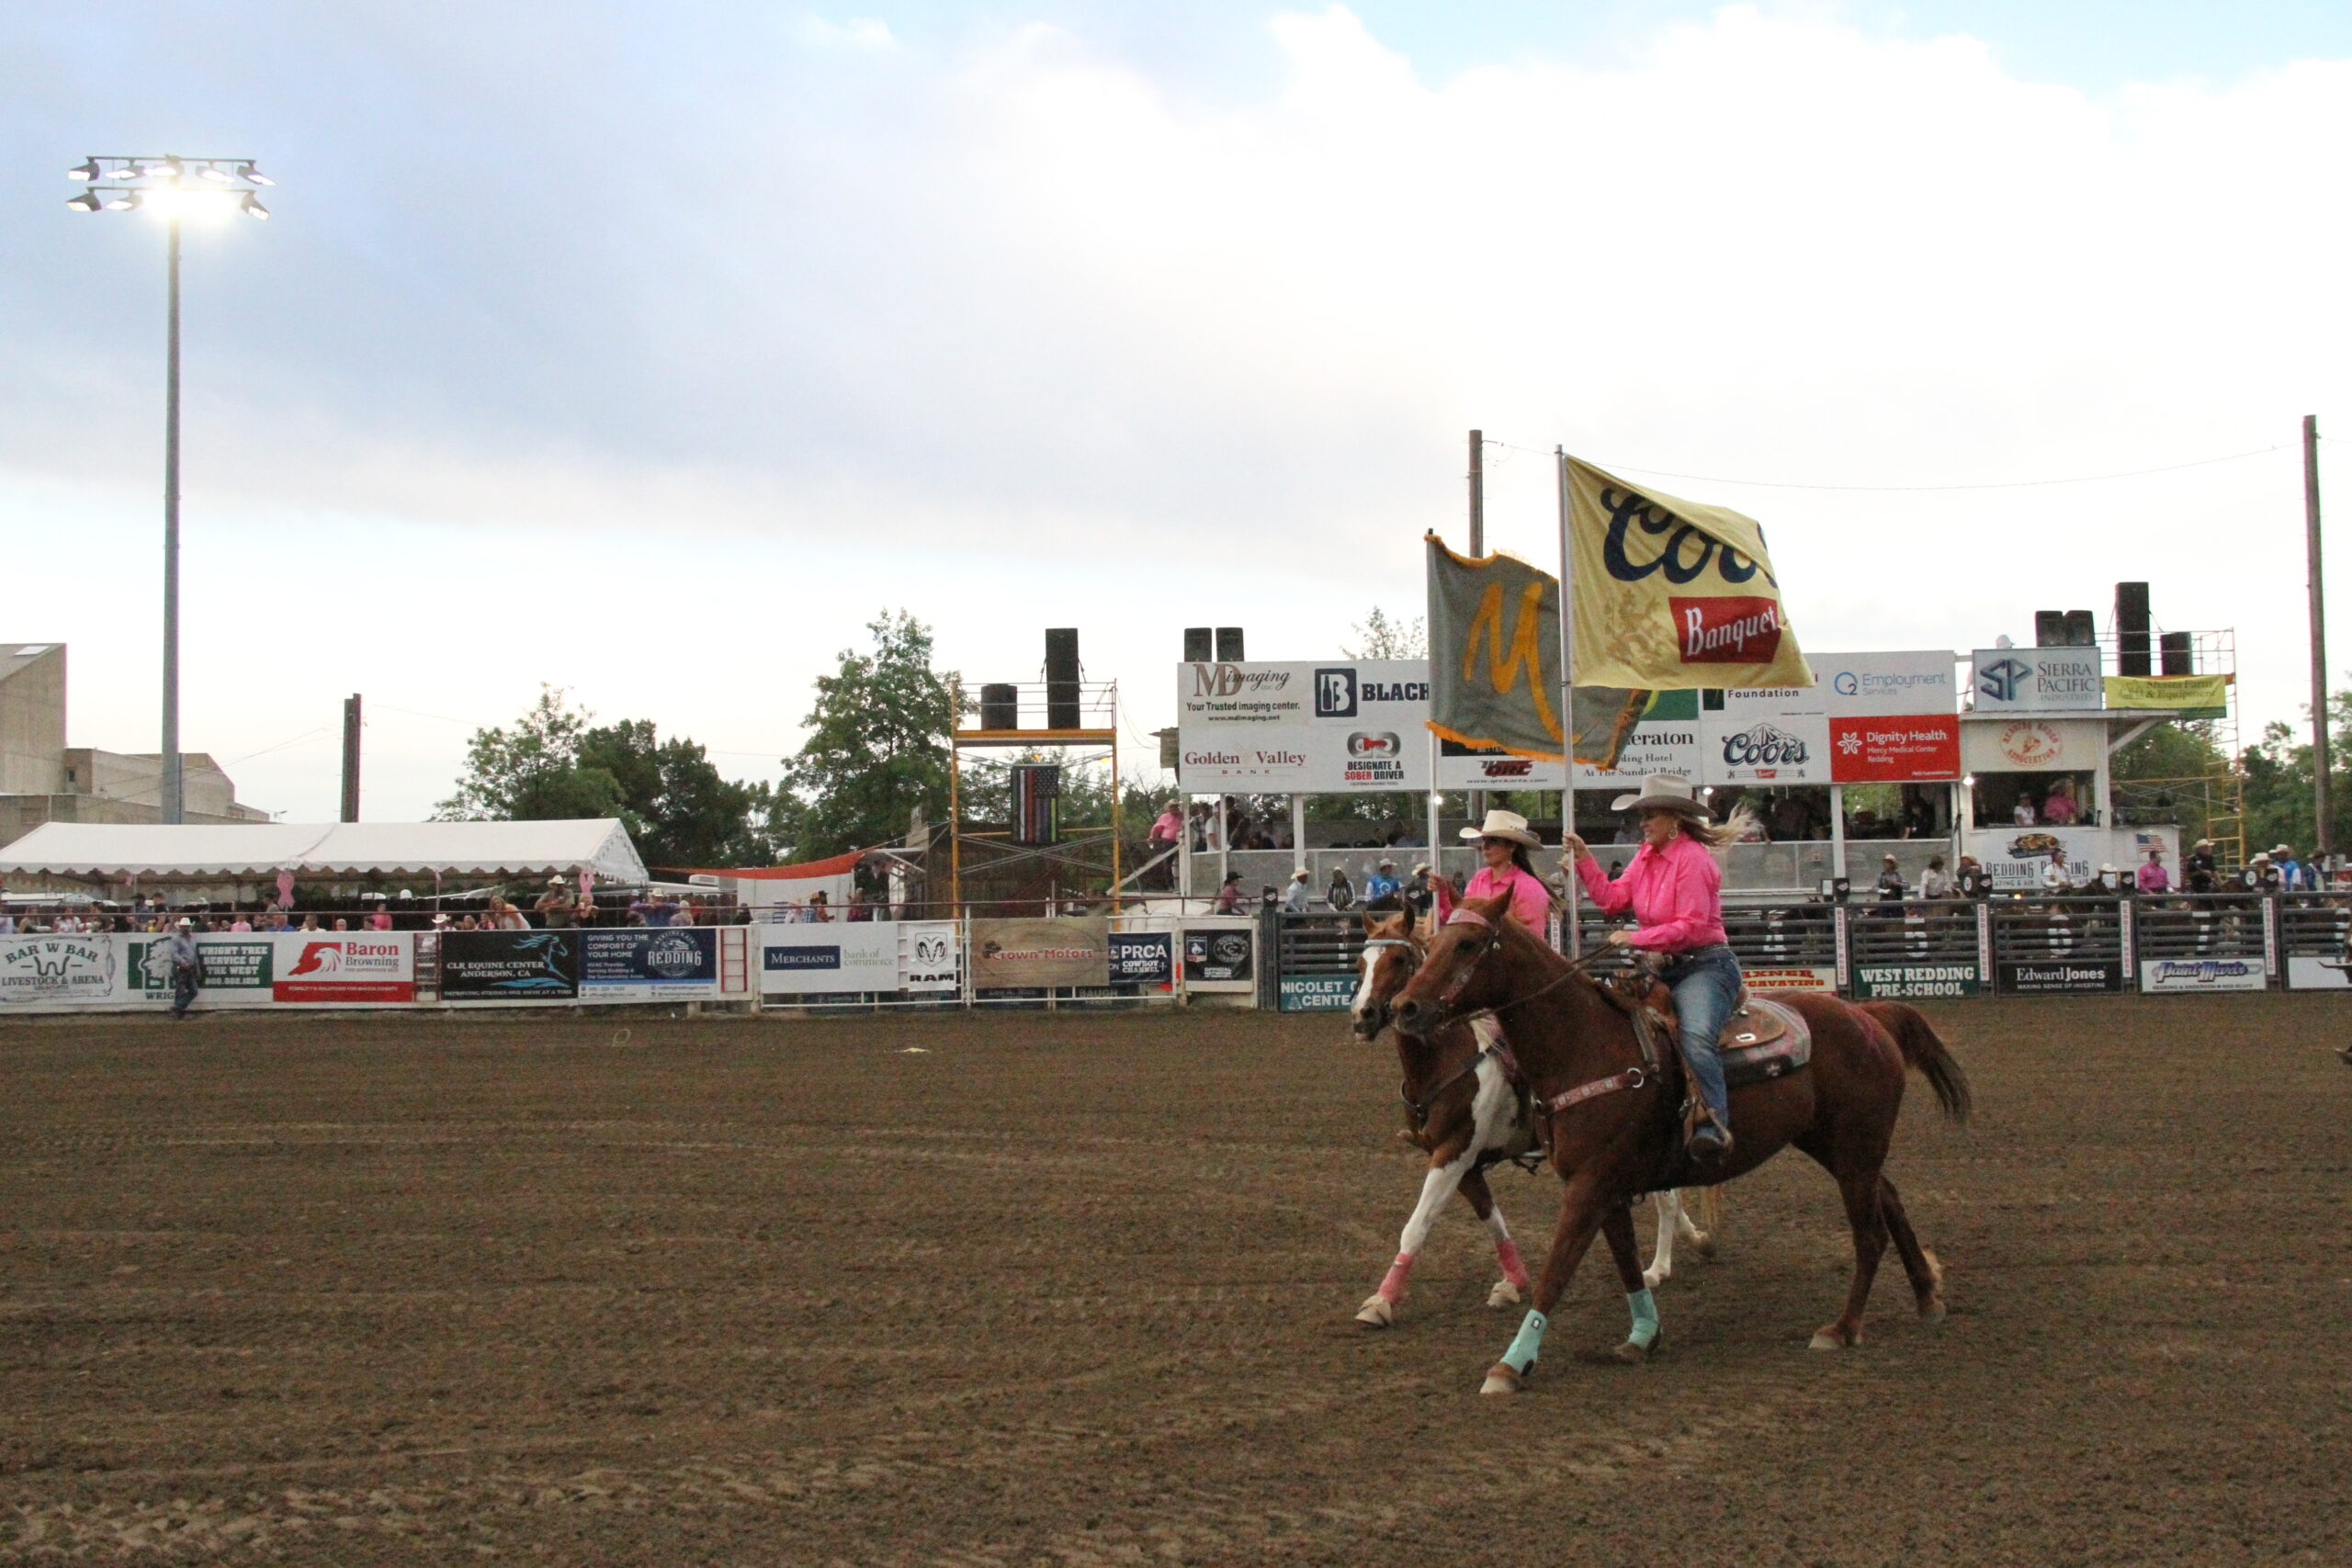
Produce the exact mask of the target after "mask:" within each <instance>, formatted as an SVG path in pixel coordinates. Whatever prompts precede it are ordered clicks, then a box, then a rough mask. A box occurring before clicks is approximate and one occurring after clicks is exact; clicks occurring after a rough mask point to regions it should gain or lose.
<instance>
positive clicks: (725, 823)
mask: <svg viewBox="0 0 2352 1568" xmlns="http://www.w3.org/2000/svg"><path fill="white" fill-rule="evenodd" d="M578 757H579V761H578V764H577V765H578V767H579V768H580V770H581V771H582V772H583V773H605V774H608V775H609V776H611V777H612V778H613V779H614V780H615V781H616V784H618V785H619V791H620V797H621V800H622V802H623V807H624V808H623V810H622V812H621V814H620V815H621V818H622V820H624V821H625V822H627V823H628V829H629V836H630V837H632V838H633V839H635V840H637V848H638V852H639V854H641V855H643V856H644V857H645V863H646V864H647V865H649V866H659V867H670V868H684V867H691V866H706V865H708V866H726V865H763V864H765V863H768V862H769V861H771V860H773V859H774V858H775V845H774V844H773V843H772V842H771V841H770V840H769V838H768V835H767V831H766V824H767V818H768V816H769V812H770V808H771V807H772V806H773V804H774V801H775V792H774V790H773V789H771V788H770V787H769V786H768V785H767V784H742V783H739V782H738V781H736V780H733V779H729V778H728V777H726V776H725V775H723V774H721V773H719V771H718V768H717V767H716V766H714V765H713V764H712V762H711V761H710V758H709V755H708V753H707V752H706V751H705V750H704V749H703V747H702V744H701V743H700V742H699V741H695V740H689V739H686V738H685V737H684V736H682V735H679V736H673V737H671V738H670V739H667V740H663V739H660V737H659V736H658V735H656V733H655V732H654V728H653V721H652V720H650V719H644V718H638V719H623V720H622V721H621V722H620V723H618V724H614V725H607V726H604V727H601V728H594V729H590V730H587V731H585V732H584V733H582V735H581V737H580V744H579V752H578Z"/></svg>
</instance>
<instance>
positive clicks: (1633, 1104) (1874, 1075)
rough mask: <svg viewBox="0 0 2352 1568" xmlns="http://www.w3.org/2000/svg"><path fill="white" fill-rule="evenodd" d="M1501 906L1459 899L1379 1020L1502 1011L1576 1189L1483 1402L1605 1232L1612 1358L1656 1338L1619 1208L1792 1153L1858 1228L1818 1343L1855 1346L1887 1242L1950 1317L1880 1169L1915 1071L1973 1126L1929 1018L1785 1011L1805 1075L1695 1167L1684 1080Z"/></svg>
mask: <svg viewBox="0 0 2352 1568" xmlns="http://www.w3.org/2000/svg"><path fill="white" fill-rule="evenodd" d="M1506 902H1507V901H1506V900H1504V899H1501V898H1494V899H1470V900H1465V901H1464V903H1463V905H1462V906H1461V907H1460V908H1457V909H1456V910H1455V912H1454V916H1453V920H1452V921H1450V922H1449V923H1448V924H1447V925H1446V926H1444V927H1443V928H1442V929H1441V930H1440V931H1438V933H1437V935H1436V936H1435V938H1434V939H1433V940H1432V941H1431V942H1430V945H1429V950H1428V954H1427V957H1426V958H1425V959H1424V961H1423V962H1422V963H1421V964H1420V965H1419V967H1418V968H1417V969H1416V970H1415V971H1414V972H1413V974H1412V975H1411V976H1410V978H1408V980H1406V981H1405V983H1404V984H1403V986H1402V987H1400V988H1399V989H1398V990H1397V992H1396V994H1395V996H1394V997H1393V998H1390V999H1389V1001H1388V1016H1389V1017H1390V1018H1391V1019H1392V1020H1393V1021H1394V1022H1395V1023H1396V1025H1397V1029H1398V1030H1400V1031H1402V1032H1406V1033H1411V1034H1419V1035H1422V1036H1429V1035H1431V1034H1433V1033H1434V1032H1437V1031H1439V1030H1442V1029H1443V1028H1444V1027H1445V1026H1446V1025H1447V1024H1448V1023H1450V1022H1452V1021H1454V1020H1456V1019H1459V1018H1461V1017H1463V1016H1464V1015H1466V1014H1469V1013H1473V1012H1477V1011H1480V1010H1495V1011H1497V1012H1498V1013H1499V1014H1500V1015H1501V1016H1502V1017H1503V1019H1504V1021H1505V1023H1506V1025H1507V1027H1508V1028H1509V1029H1510V1039H1511V1044H1512V1047H1513V1049H1514V1050H1515V1051H1516V1053H1517V1055H1518V1059H1519V1064H1520V1066H1521V1071H1522V1072H1523V1073H1524V1075H1525V1077H1526V1079H1527V1081H1528V1085H1529V1088H1530V1090H1531V1092H1532V1097H1533V1100H1534V1103H1535V1105H1536V1107H1537V1108H1538V1115H1539V1121H1541V1122H1543V1123H1544V1133H1545V1137H1544V1144H1545V1148H1546V1152H1547V1154H1548V1156H1549V1159H1550V1161H1551V1164H1552V1167H1553V1168H1554V1169H1555V1171H1557V1172H1558V1173H1559V1175H1560V1178H1561V1179H1563V1180H1564V1181H1566V1183H1567V1191H1566V1194H1565V1195H1564V1197H1563V1198H1562V1200H1561V1203H1560V1219H1559V1224H1558V1226H1557V1228H1556V1229H1555V1231H1554V1233H1553V1237H1552V1251H1551V1256H1550V1257H1549V1258H1546V1259H1545V1260H1544V1272H1543V1275H1542V1277H1541V1278H1540V1279H1539V1280H1537V1281H1536V1284H1535V1300H1534V1303H1533V1305H1532V1308H1531V1309H1530V1311H1529V1312H1528V1314H1527V1318H1526V1321H1525V1322H1524V1323H1523V1324H1521V1327H1520V1331H1519V1334H1518V1337H1516V1338H1514V1339H1513V1340H1512V1341H1511V1345H1510V1348H1509V1349H1508V1350H1506V1351H1505V1352H1504V1353H1503V1359H1501V1360H1500V1361H1498V1362H1497V1363H1496V1364H1495V1366H1494V1367H1493V1369H1492V1370H1490V1371H1488V1372H1487V1380H1486V1383H1485V1385H1484V1387H1483V1388H1482V1389H1481V1391H1480V1392H1482V1393H1517V1392H1518V1391H1519V1389H1520V1388H1521V1386H1522V1384H1523V1382H1524V1381H1525V1378H1526V1375H1527V1372H1528V1371H1529V1370H1530V1369H1531V1368H1532V1366H1533V1364H1534V1362H1535V1359H1536V1356H1537V1353H1538V1351H1539V1350H1540V1348H1541V1347H1542V1344H1543V1337H1544V1325H1545V1323H1546V1321H1547V1318H1546V1314H1549V1313H1550V1312H1551V1310H1552V1308H1553V1307H1554V1306H1555V1305H1556V1304H1557V1303H1558V1302H1559V1299H1560V1296H1561V1294H1562V1293H1563V1292H1566V1289H1567V1286H1568V1280H1569V1279H1570V1278H1571V1277H1572V1276H1573V1275H1574V1274H1575V1272H1576V1267H1577V1263H1578V1262H1580V1261H1581V1260H1582V1259H1583V1258H1584V1254H1585V1251H1586V1249H1587V1248H1588V1247H1590V1246H1591V1245H1592V1238H1593V1236H1594V1235H1595V1234H1596V1233H1599V1234H1601V1235H1604V1236H1606V1237H1607V1239H1608V1240H1609V1243H1610V1250H1611V1253H1612V1254H1614V1255H1616V1257H1617V1258H1619V1259H1620V1266H1619V1278H1620V1280H1621V1282H1623V1284H1624V1286H1625V1290H1626V1294H1627V1297H1628V1301H1629V1303H1631V1305H1632V1307H1633V1311H1634V1332H1633V1335H1632V1337H1630V1338H1629V1339H1628V1341H1627V1344H1626V1346H1625V1347H1624V1348H1622V1349H1621V1351H1620V1355H1621V1357H1623V1359H1641V1358H1642V1357H1644V1356H1645V1355H1646V1354H1647V1353H1648V1352H1649V1350H1650V1348H1652V1346H1653V1345H1654V1344H1655V1342H1656V1338H1657V1316H1656V1310H1657V1309H1656V1304H1655V1302H1654V1301H1653V1300H1652V1299H1651V1298H1650V1295H1649V1292H1647V1291H1646V1290H1643V1289H1639V1288H1638V1280H1639V1275H1638V1274H1637V1273H1635V1274H1632V1275H1631V1276H1630V1277H1629V1276H1628V1271H1627V1269H1625V1267H1624V1265H1623V1258H1624V1256H1625V1255H1626V1254H1627V1253H1630V1251H1631V1250H1632V1242H1633V1222H1632V1219H1631V1217H1630V1214H1629V1212H1628V1209H1627V1205H1628V1204H1629V1203H1630V1202H1631V1201H1632V1200H1633V1199H1634V1197H1636V1196H1637V1195H1639V1194H1641V1193H1644V1192H1650V1191H1656V1190H1660V1189H1663V1188H1668V1187H1678V1186H1697V1185H1713V1184H1714V1183H1716V1182H1721V1181H1728V1180H1730V1179H1732V1178H1734V1177H1736V1176H1740V1175H1742V1174H1744V1173H1746V1172H1747V1171H1750V1170H1753V1169H1754V1168H1756V1167H1758V1166H1759V1165H1761V1164H1763V1163H1764V1162H1765V1161H1766V1160H1768V1159H1770V1158H1771V1157H1772V1156H1774V1155H1776V1154H1778V1153H1780V1152H1781V1149H1783V1148H1786V1147H1791V1146H1794V1147H1796V1148H1798V1149H1801V1150H1803V1151H1804V1153H1805V1154H1807V1155H1810V1156H1812V1157H1813V1158H1814V1159H1815V1161H1817V1162H1818V1163H1819V1164H1820V1165H1821V1166H1822V1168H1824V1169H1826V1170H1827V1171H1828V1172H1829V1174H1830V1176H1831V1177H1832V1178H1833V1179H1836V1181H1837V1183H1838V1191H1839V1193H1840V1194H1841V1195H1842V1196H1843V1197H1844V1199H1845V1203H1846V1220H1847V1224H1849V1226H1851V1227H1852V1230H1853V1233H1854V1275H1853V1280H1852V1283H1851V1284H1850V1285H1849V1287H1848V1289H1847V1292H1846V1308H1845V1311H1844V1312H1842V1313H1841V1314H1838V1318H1837V1320H1836V1321H1835V1322H1832V1323H1830V1324H1828V1325H1825V1326H1824V1327H1823V1328H1822V1329H1821V1330H1820V1331H1819V1332H1817V1333H1816V1334H1815V1335H1814V1337H1813V1348H1815V1349H1816V1350H1837V1349H1843V1348H1847V1347H1849V1346H1853V1345H1859V1344H1860V1343H1861V1338H1862V1309H1863V1306H1864V1304H1865V1303H1867V1302H1868V1301H1869V1300H1870V1291H1871V1280H1872V1279H1873V1278H1874V1277H1875V1275H1876V1274H1877V1272H1878V1263H1879V1258H1880V1256H1881V1255H1882V1254H1883V1251H1884V1250H1885V1247H1886V1243H1887V1241H1888V1239H1889V1238H1890V1236H1891V1237H1892V1239H1893V1240H1894V1247H1895V1250H1896V1251H1897V1252H1898V1253H1899V1254H1901V1256H1902V1258H1903V1266H1904V1270H1905V1273H1906V1274H1907V1275H1908V1276H1909V1277H1910V1281H1911V1290H1912V1293H1913V1295H1914V1296H1915V1297H1916V1298H1917V1303H1918V1309H1919V1314H1920V1315H1921V1316H1922V1317H1926V1318H1930V1319H1934V1318H1939V1317H1941V1316H1942V1315H1943V1312H1944V1303H1943V1293H1942V1284H1943V1273H1942V1270H1941V1269H1940V1268H1939V1266H1938V1264H1937V1262H1936V1259H1935V1257H1934V1255H1933V1254H1931V1253H1930V1252H1928V1249H1927V1248H1926V1247H1921V1246H1920V1245H1919V1239H1918V1237H1917V1235H1914V1234H1913V1232H1912V1229H1911V1222H1910V1220H1909V1218H1908V1217H1907V1216H1906V1215H1905V1213H1904V1212H1903V1202H1902V1200H1901V1199H1900V1198H1899V1197H1898V1196H1897V1195H1896V1193H1895V1190H1894V1183H1893V1182H1891V1181H1889V1180H1888V1179H1886V1176H1885V1174H1884V1166H1885V1163H1886V1154H1887V1147H1888V1145H1889V1144H1890V1143H1891V1142H1892V1140H1893V1138H1894V1122H1895V1117H1896V1116H1897V1114H1898V1113H1899V1112H1900V1111H1901V1110H1902V1107H1903V1083H1904V1077H1903V1074H1904V1068H1905V1066H1910V1067H1913V1068H1916V1069H1917V1070H1918V1072H1919V1073H1920V1074H1921V1075H1922V1076H1923V1077H1926V1078H1927V1080H1928V1084H1929V1086H1930V1087H1932V1088H1933V1089H1935V1092H1936V1098H1937V1100H1938V1101H1939V1103H1940V1104H1941V1106H1942V1107H1943V1111H1944V1113H1945V1114H1946V1115H1947V1116H1948V1117H1950V1118H1951V1119H1952V1120H1953V1121H1956V1122H1957V1121H1964V1120H1966V1118H1967V1115H1968V1107H1969V1089H1968V1079H1967V1077H1966V1075H1964V1074H1963V1073H1962V1071H1961V1067H1960V1064H1959V1063H1958V1062H1957V1061H1955V1060H1954V1059H1953V1058H1952V1055H1951V1052H1950V1051H1949V1050H1947V1049H1946V1048H1945V1046H1944V1043H1943V1042H1942V1041H1940V1040H1939V1039H1938V1038H1937V1037H1936V1033H1935V1031H1934V1030H1932V1029H1930V1028H1929V1027H1928V1021H1927V1020H1925V1019H1924V1018H1922V1017H1920V1016H1919V1014H1918V1013H1917V1011H1916V1010H1913V1009H1911V1008H1908V1007H1905V1006H1904V1005H1903V1004H1902V1003H1900V1002H1869V1003H1862V1004H1859V1005H1853V1004H1849V1003H1846V1002H1843V1001H1840V1000H1839V999H1838V998H1836V997H1834V996H1830V995H1828V994H1827V993H1826V992H1799V993H1794V994H1792V995H1790V996H1788V997H1786V998H1781V1000H1782V1001H1783V1002H1784V1003H1785V1005H1786V1006H1787V1007H1788V1008H1789V1009H1790V1010H1792V1012H1794V1013H1796V1014H1798V1015H1800V1017H1801V1018H1802V1019H1803V1021H1804V1022H1805V1023H1806V1024H1807V1025H1809V1026H1810V1028H1811V1030H1812V1041H1813V1053H1812V1061H1811V1064H1810V1066H1808V1067H1807V1068H1805V1069H1804V1070H1802V1071H1796V1072H1791V1073H1788V1074H1787V1075H1786V1076H1784V1077H1774V1078H1770V1079H1766V1080H1764V1081H1761V1082H1757V1083H1751V1084H1748V1085H1746V1086H1744V1087H1742V1088H1739V1089H1735V1090H1733V1092H1732V1097H1731V1106H1732V1115H1731V1122H1732V1126H1733V1128H1734V1130H1735V1131H1736V1134H1737V1141H1736V1144H1735V1145H1734V1147H1733V1150H1732V1152H1731V1154H1730V1155H1729V1156H1728V1157H1726V1158H1724V1159H1723V1160H1720V1161H1718V1162H1716V1163H1715V1164H1713V1165H1712V1166H1708V1167H1704V1168H1693V1167H1692V1166H1691V1162H1690V1160H1689V1159H1688V1158H1687V1156H1685V1155H1684V1153H1683V1149H1682V1139H1681V1118H1680V1116H1679V1113H1678V1100H1679V1095H1678V1092H1677V1090H1678V1088H1679V1082H1680V1077H1681V1075H1680V1073H1679V1071H1677V1070H1675V1069H1674V1068H1672V1067H1671V1066H1666V1067H1664V1070H1661V1064H1659V1063H1657V1062H1656V1061H1654V1060H1651V1059H1650V1058H1649V1056H1648V1055H1647V1054H1646V1053H1645V1047H1644V1045H1643V1043H1642V1041H1641V1039H1640V1037H1639V1036H1638V1035H1637V1033H1636V1032H1635V1030H1634V1024H1633V1021H1632V1020H1631V1019H1630V1018H1629V1017H1628V1015H1627V1014H1626V1012H1625V1011H1624V1010H1623V1009H1621V1008H1620V1007H1619V1006H1617V1005H1616V1004H1615V1003H1614V1002H1612V1001H1611V999H1610V998H1609V997H1608V996H1606V995H1604V994H1603V993H1602V991H1601V989H1600V987H1599V986H1598V985H1596V984H1595V983H1594V982H1593V981H1592V980H1590V979H1589V978H1588V977H1587V976H1585V975H1584V974H1583V973H1582V972H1581V967H1580V966H1579V965H1577V964H1570V963H1569V962H1568V961H1567V960H1566V959H1565V958H1562V957H1561V956H1560V955H1559V954H1558V953H1554V952H1553V951H1552V950H1551V949H1550V948H1549V947H1547V946H1545V945H1544V943H1543V942H1541V941H1539V940H1538V939H1537V938H1535V937H1534V936H1532V935H1531V934H1529V933H1528V932H1527V931H1523V930H1521V929H1520V928H1519V927H1517V926H1516V925H1514V924H1513V923H1512V922H1511V921H1510V920H1509V919H1506V918H1505V917H1504V914H1503V908H1504V906H1505V903H1506Z"/></svg>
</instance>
